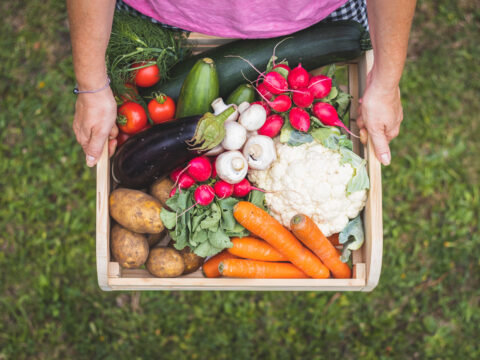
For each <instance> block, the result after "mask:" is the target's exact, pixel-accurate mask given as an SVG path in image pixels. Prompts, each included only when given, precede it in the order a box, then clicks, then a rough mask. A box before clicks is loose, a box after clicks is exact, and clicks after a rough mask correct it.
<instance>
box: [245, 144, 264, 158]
mask: <svg viewBox="0 0 480 360" xmlns="http://www.w3.org/2000/svg"><path fill="white" fill-rule="evenodd" d="M262 154H263V149H262V147H261V146H260V144H253V145H252V146H250V148H249V149H248V155H250V157H251V158H252V159H253V160H257V159H258V158H259V157H261V156H262Z"/></svg>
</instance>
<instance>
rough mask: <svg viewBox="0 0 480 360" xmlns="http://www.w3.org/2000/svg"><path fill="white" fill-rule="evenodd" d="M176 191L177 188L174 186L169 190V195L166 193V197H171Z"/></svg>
mask: <svg viewBox="0 0 480 360" xmlns="http://www.w3.org/2000/svg"><path fill="white" fill-rule="evenodd" d="M176 192H177V188H176V187H174V188H173V189H172V190H171V191H170V195H168V197H172V196H173V195H175V193H176Z"/></svg>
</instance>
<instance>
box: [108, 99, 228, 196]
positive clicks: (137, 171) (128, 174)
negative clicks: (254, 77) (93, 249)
mask: <svg viewBox="0 0 480 360" xmlns="http://www.w3.org/2000/svg"><path fill="white" fill-rule="evenodd" d="M234 111H235V109H234V108H233V107H232V106H230V107H229V108H227V109H226V110H225V111H224V112H222V113H221V114H219V115H216V116H215V115H213V114H210V113H206V114H204V115H203V116H201V115H195V116H189V117H186V118H182V119H178V120H170V121H167V122H164V123H160V124H157V125H154V126H152V127H151V128H149V129H147V130H144V131H141V132H139V133H137V134H135V135H133V136H132V137H131V138H129V139H128V140H127V141H125V143H124V144H123V145H122V147H121V148H120V149H118V150H117V152H116V153H115V156H114V157H113V160H112V177H113V179H114V180H115V181H116V182H118V183H120V184H121V186H123V187H127V188H132V189H142V188H147V187H149V186H150V185H151V184H152V183H153V182H154V181H155V180H158V179H161V178H163V177H165V176H167V175H168V174H169V173H170V172H171V171H172V170H173V169H175V168H176V167H178V166H183V165H184V164H185V163H186V162H187V161H188V160H190V159H192V158H193V157H195V156H198V155H199V154H200V153H203V152H206V151H208V150H210V149H212V148H214V147H215V146H217V145H218V144H220V143H221V142H222V140H223V138H224V136H225V127H224V123H225V120H226V119H227V118H228V117H229V116H230V115H231V114H232V113H233V112H234Z"/></svg>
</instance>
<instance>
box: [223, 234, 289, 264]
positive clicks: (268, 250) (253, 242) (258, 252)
mask: <svg viewBox="0 0 480 360" xmlns="http://www.w3.org/2000/svg"><path fill="white" fill-rule="evenodd" d="M231 241H232V243H233V246H232V247H231V248H230V249H228V252H229V253H230V254H233V255H236V256H238V257H241V258H245V259H251V260H260V261H288V259H287V258H286V257H285V256H283V255H282V254H281V253H279V252H278V251H277V250H275V249H274V248H273V247H272V246H271V245H270V244H269V243H267V242H265V241H263V240H259V239H255V238H254V237H250V236H246V237H243V238H233V239H231Z"/></svg>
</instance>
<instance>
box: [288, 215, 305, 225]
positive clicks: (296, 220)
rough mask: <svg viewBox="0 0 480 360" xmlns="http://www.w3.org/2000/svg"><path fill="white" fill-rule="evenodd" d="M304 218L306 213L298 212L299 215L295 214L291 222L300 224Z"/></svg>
mask: <svg viewBox="0 0 480 360" xmlns="http://www.w3.org/2000/svg"><path fill="white" fill-rule="evenodd" d="M303 220H305V215H302V214H297V215H295V216H294V217H293V218H292V220H291V223H292V224H294V225H298V224H300V223H301V222H302V221H303Z"/></svg>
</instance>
